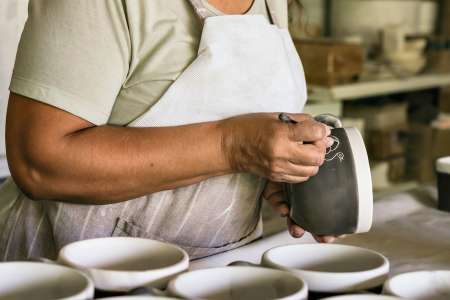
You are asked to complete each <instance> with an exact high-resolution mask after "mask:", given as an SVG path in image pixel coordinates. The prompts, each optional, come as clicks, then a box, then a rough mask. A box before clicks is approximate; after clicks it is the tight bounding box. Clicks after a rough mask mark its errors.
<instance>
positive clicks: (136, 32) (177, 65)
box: [109, 0, 270, 125]
mask: <svg viewBox="0 0 450 300" xmlns="http://www.w3.org/2000/svg"><path fill="white" fill-rule="evenodd" d="M202 3H203V5H204V7H205V9H207V10H208V13H209V14H210V15H222V14H223V13H222V12H220V11H219V10H218V9H216V8H215V7H214V6H212V5H211V4H209V3H208V2H207V0H202ZM124 9H125V10H126V16H127V22H128V29H129V39H130V45H131V57H130V66H129V71H128V76H127V79H126V81H125V83H124V84H123V87H122V89H121V91H120V93H119V95H118V96H117V99H116V103H115V105H114V108H113V111H112V113H111V116H110V119H109V123H110V124H114V125H126V124H128V123H129V122H131V121H133V120H134V119H135V118H137V117H138V116H139V115H141V114H142V113H144V112H145V111H147V110H148V109H149V108H151V107H152V105H154V104H155V103H156V102H158V100H159V99H160V98H161V96H162V95H163V94H164V92H165V91H167V89H168V88H169V87H170V85H171V84H172V83H173V82H174V81H175V80H176V79H177V78H178V76H179V75H180V74H181V72H182V71H183V70H184V69H186V67H187V66H188V65H189V64H190V63H191V62H192V61H193V60H194V59H195V58H196V56H197V49H198V45H199V42H200V38H201V33H202V26H203V24H202V21H201V20H200V19H199V17H198V16H197V15H196V13H195V11H194V9H193V8H192V6H191V4H190V3H189V1H188V0H173V1H167V0H152V1H134V0H128V1H125V5H124ZM246 14H251V15H256V14H260V15H263V16H265V17H266V18H268V19H269V18H270V17H269V13H268V9H267V6H266V1H265V0H254V2H253V4H252V6H251V7H250V9H249V10H248V11H247V13H246Z"/></svg>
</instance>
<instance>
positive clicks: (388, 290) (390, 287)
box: [383, 270, 450, 297]
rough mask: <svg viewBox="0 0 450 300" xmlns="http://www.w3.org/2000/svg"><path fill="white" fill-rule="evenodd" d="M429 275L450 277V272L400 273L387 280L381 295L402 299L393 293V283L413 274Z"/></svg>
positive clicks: (421, 271)
mask: <svg viewBox="0 0 450 300" xmlns="http://www.w3.org/2000/svg"><path fill="white" fill-rule="evenodd" d="M431 273H445V274H448V275H449V276H450V270H419V271H411V272H406V273H400V274H397V275H394V276H392V277H391V278H389V279H387V280H386V281H385V282H384V284H383V293H388V294H389V295H392V296H396V297H404V296H402V295H400V294H399V293H397V292H396V291H394V281H396V280H398V279H400V278H401V277H408V276H411V275H414V274H416V275H417V274H420V275H422V274H427V275H428V274H431Z"/></svg>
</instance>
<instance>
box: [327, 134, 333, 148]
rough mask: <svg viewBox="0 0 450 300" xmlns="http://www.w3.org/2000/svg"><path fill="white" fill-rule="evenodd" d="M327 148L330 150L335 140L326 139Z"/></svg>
mask: <svg viewBox="0 0 450 300" xmlns="http://www.w3.org/2000/svg"><path fill="white" fill-rule="evenodd" d="M326 143H327V148H330V147H331V146H333V144H334V140H333V139H332V138H330V137H327V138H326Z"/></svg>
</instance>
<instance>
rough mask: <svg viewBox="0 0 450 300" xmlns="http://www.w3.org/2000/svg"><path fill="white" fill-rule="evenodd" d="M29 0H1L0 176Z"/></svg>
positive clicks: (2, 170) (5, 168)
mask: <svg viewBox="0 0 450 300" xmlns="http://www.w3.org/2000/svg"><path fill="white" fill-rule="evenodd" d="M27 6H28V0H1V1H0V177H3V176H5V175H6V173H7V166H6V161H5V152H6V151H5V139H4V136H5V118H6V107H7V103H8V96H9V91H8V87H9V82H10V79H11V73H12V69H13V66H14V59H15V56H16V51H17V45H18V42H19V39H20V34H21V32H22V29H23V25H24V23H25V20H26V18H27Z"/></svg>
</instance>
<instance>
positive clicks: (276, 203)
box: [266, 191, 289, 217]
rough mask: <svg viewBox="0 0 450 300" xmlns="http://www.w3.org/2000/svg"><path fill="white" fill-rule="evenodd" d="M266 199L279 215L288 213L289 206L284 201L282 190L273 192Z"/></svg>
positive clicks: (283, 215)
mask: <svg viewBox="0 0 450 300" xmlns="http://www.w3.org/2000/svg"><path fill="white" fill-rule="evenodd" d="M266 200H267V202H268V203H269V205H270V206H271V207H272V208H273V209H274V210H275V212H277V213H278V214H279V215H280V216H282V217H286V216H287V215H289V206H288V205H287V203H286V202H285V201H284V192H283V191H279V192H276V193H273V194H272V195H271V196H270V197H269V198H266Z"/></svg>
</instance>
